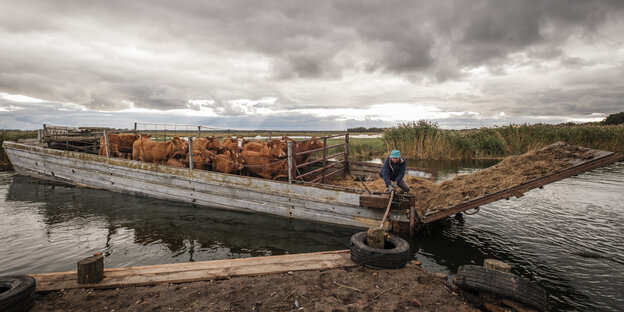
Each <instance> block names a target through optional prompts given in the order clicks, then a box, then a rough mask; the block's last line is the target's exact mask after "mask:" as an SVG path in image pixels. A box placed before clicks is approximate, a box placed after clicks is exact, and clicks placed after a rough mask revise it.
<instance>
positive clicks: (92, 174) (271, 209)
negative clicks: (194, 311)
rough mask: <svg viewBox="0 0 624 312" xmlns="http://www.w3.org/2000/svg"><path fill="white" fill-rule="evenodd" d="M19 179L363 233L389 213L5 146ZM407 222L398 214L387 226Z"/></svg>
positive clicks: (336, 196) (176, 171)
mask: <svg viewBox="0 0 624 312" xmlns="http://www.w3.org/2000/svg"><path fill="white" fill-rule="evenodd" d="M3 148H4V149H5V151H6V152H7V155H8V156H9V159H10V160H11V163H12V164H13V167H14V168H15V171H16V172H17V173H18V174H21V175H25V176H32V177H36V178H44V179H48V180H54V181H59V182H64V183H68V184H72V185H77V186H85V187H91V188H97V189H106V190H110V191H114V192H120V193H129V194H134V195H141V196H147V197H153V198H160V199H166V200H174V201H180V202H186V203H189V204H193V205H198V206H207V207H216V208H222V209H228V210H236V211H243V212H255V213H265V214H270V215H276V216H281V217H287V218H293V219H301V220H308V221H314V222H322V223H330V224H337V225H343V226H352V227H357V228H369V227H371V226H373V225H378V224H379V220H381V218H382V217H383V211H379V210H378V209H373V208H365V207H360V205H359V200H360V194H359V193H358V192H356V191H355V190H350V189H346V188H339V187H331V186H327V187H320V186H306V185H297V184H288V183H286V182H280V181H272V180H265V179H260V178H254V177H247V176H237V175H230V174H223V173H219V172H211V171H204V170H189V169H185V168H176V167H170V166H165V165H157V164H152V163H145V162H139V161H133V160H127V159H120V158H106V157H104V156H99V155H91V154H86V153H80V152H72V151H61V150H55V149H49V148H44V147H39V146H31V145H26V144H20V143H14V142H8V141H5V142H4V144H3ZM392 222H399V223H406V222H408V218H407V216H406V215H405V214H404V213H400V212H396V213H393V214H392V215H391V216H390V220H389V222H388V223H387V226H388V227H389V225H390V224H392Z"/></svg>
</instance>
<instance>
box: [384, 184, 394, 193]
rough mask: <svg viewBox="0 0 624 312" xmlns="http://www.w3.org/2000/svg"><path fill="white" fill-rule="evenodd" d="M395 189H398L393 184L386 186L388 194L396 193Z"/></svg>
mask: <svg viewBox="0 0 624 312" xmlns="http://www.w3.org/2000/svg"><path fill="white" fill-rule="evenodd" d="M395 189H396V187H394V185H392V184H390V185H388V186H386V192H388V193H390V192H394V190H395Z"/></svg>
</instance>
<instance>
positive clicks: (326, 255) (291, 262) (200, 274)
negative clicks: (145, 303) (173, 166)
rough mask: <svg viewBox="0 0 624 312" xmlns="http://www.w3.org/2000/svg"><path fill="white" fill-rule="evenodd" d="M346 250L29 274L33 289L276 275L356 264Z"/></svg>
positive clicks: (112, 286)
mask: <svg viewBox="0 0 624 312" xmlns="http://www.w3.org/2000/svg"><path fill="white" fill-rule="evenodd" d="M356 265H357V264H355V263H354V262H353V261H351V256H350V253H349V251H348V250H341V251H328V252H316V253H306V254H295V255H282V256H269V257H256V258H242V259H226V260H214V261H201V262H189V263H174V264H161V265H151V266H137V267H129V268H114V269H105V270H104V279H102V280H101V281H100V282H99V283H97V284H78V283H77V278H76V272H75V271H73V272H58V273H41V274H31V276H33V277H34V278H35V280H36V282H37V291H39V292H47V291H54V290H59V289H73V288H116V287H125V286H139V285H154V284H159V283H182V282H192V281H203V280H214V279H224V278H231V277H235V276H247V275H265V274H277V273H284V272H288V271H303V270H324V269H331V268H339V267H351V266H356Z"/></svg>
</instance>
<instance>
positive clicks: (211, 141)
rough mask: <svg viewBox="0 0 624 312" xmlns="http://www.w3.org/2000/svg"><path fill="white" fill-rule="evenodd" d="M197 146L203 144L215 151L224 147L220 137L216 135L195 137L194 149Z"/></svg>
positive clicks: (204, 146) (202, 145)
mask: <svg viewBox="0 0 624 312" xmlns="http://www.w3.org/2000/svg"><path fill="white" fill-rule="evenodd" d="M195 146H201V147H203V148H205V149H207V150H213V151H216V150H219V149H220V148H221V147H222V145H221V142H219V139H217V138H216V137H215V136H209V137H205V138H195V139H193V149H195Z"/></svg>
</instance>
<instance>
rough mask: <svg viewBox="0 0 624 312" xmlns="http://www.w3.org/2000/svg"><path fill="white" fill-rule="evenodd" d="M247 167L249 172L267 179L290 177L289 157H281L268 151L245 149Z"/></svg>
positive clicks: (244, 156) (244, 158)
mask: <svg viewBox="0 0 624 312" xmlns="http://www.w3.org/2000/svg"><path fill="white" fill-rule="evenodd" d="M242 156H243V161H244V162H245V168H246V169H247V170H249V172H251V173H253V174H255V175H258V176H261V177H263V178H267V179H273V180H275V179H279V178H285V177H288V159H280V158H277V157H273V156H271V155H269V153H267V152H266V151H264V152H254V151H250V150H246V151H243V153H242Z"/></svg>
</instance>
